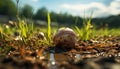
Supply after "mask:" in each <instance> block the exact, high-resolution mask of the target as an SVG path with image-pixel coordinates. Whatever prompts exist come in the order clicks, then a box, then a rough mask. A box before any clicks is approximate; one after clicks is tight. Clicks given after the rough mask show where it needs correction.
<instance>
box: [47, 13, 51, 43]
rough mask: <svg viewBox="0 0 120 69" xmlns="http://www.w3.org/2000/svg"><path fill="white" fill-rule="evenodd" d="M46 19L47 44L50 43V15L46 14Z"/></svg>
mask: <svg viewBox="0 0 120 69" xmlns="http://www.w3.org/2000/svg"><path fill="white" fill-rule="evenodd" d="M47 17H48V29H47V37H48V42H49V44H50V43H51V26H50V24H51V19H50V13H49V12H48V14H47Z"/></svg>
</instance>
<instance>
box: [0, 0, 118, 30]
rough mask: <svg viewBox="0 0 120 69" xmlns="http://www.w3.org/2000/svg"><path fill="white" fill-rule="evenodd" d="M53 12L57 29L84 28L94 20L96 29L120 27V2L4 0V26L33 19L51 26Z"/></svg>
mask: <svg viewBox="0 0 120 69" xmlns="http://www.w3.org/2000/svg"><path fill="white" fill-rule="evenodd" d="M48 11H49V12H50V16H51V21H52V25H53V26H58V25H63V26H75V25H77V26H80V27H81V26H83V19H85V18H92V24H93V25H95V27H97V28H98V29H99V28H104V27H106V26H107V27H109V28H119V27H120V0H0V23H8V22H9V21H17V15H18V14H19V17H20V18H26V19H29V21H30V20H31V21H33V22H34V23H35V24H37V25H40V26H44V25H47V12H48Z"/></svg>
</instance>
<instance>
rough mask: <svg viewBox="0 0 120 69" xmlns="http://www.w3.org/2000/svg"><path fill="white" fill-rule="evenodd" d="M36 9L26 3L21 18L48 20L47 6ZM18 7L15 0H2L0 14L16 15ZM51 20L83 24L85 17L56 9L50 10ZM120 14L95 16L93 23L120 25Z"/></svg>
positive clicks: (111, 25) (109, 25)
mask: <svg viewBox="0 0 120 69" xmlns="http://www.w3.org/2000/svg"><path fill="white" fill-rule="evenodd" d="M33 10H34V9H33V8H32V6H30V5H24V6H23V7H22V8H20V9H19V15H20V17H21V18H24V17H25V18H31V19H34V20H42V21H47V12H48V10H47V8H45V7H42V8H39V9H38V10H37V11H36V13H34V11H33ZM17 11H18V8H17V6H16V4H15V3H14V2H13V0H0V15H6V16H9V17H16V15H17ZM50 15H51V21H53V22H57V23H58V24H66V25H69V26H70V25H71V26H73V25H78V26H82V25H83V18H81V17H79V16H72V15H71V14H68V13H56V12H54V11H52V12H50ZM119 22H120V15H116V16H109V17H106V18H93V19H92V24H93V25H96V26H98V27H99V26H106V24H107V26H108V27H110V28H111V27H115V28H116V27H120V23H119Z"/></svg>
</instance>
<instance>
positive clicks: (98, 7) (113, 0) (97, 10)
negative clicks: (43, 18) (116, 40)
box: [14, 0, 120, 17]
mask: <svg viewBox="0 0 120 69" xmlns="http://www.w3.org/2000/svg"><path fill="white" fill-rule="evenodd" d="M14 1H15V0H14ZM25 4H29V5H31V6H32V7H33V8H34V11H35V12H36V11H37V9H39V8H41V7H46V8H47V9H48V10H49V11H55V12H56V13H60V12H62V13H65V12H67V13H69V14H72V15H74V16H81V17H83V16H84V13H85V16H90V14H91V12H92V11H93V15H92V17H106V16H109V15H118V14H120V0H20V6H24V5H25Z"/></svg>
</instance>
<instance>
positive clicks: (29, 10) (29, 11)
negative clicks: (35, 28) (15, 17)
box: [20, 5, 33, 18]
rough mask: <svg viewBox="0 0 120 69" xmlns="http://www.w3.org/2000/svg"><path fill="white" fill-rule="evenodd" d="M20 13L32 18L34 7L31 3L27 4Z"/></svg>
mask: <svg viewBox="0 0 120 69" xmlns="http://www.w3.org/2000/svg"><path fill="white" fill-rule="evenodd" d="M20 14H21V16H24V17H26V18H31V17H32V16H33V8H32V7H31V6H30V5H25V6H24V7H23V8H22V9H21V11H20Z"/></svg>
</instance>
